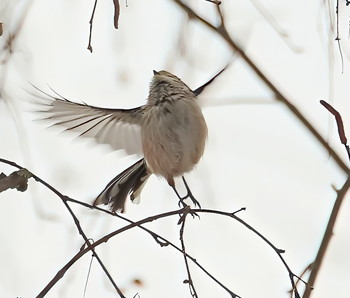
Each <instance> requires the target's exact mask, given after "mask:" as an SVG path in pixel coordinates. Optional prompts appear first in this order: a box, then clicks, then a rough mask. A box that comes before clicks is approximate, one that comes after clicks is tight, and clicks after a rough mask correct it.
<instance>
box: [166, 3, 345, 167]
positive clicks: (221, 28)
mask: <svg viewBox="0 0 350 298" xmlns="http://www.w3.org/2000/svg"><path fill="white" fill-rule="evenodd" d="M173 2H174V3H176V4H177V5H178V6H179V7H180V8H181V9H183V10H184V11H185V12H186V13H187V14H188V16H189V17H190V18H192V19H195V20H197V21H199V22H200V23H202V24H203V25H204V26H206V27H207V28H208V29H210V30H212V31H214V32H215V33H217V34H218V35H219V36H221V37H222V38H223V39H224V40H225V41H226V42H227V44H228V45H229V46H230V47H231V49H232V50H233V51H234V52H237V53H238V54H239V55H240V56H241V58H242V59H243V60H244V61H245V62H246V63H247V64H248V66H249V67H250V68H251V69H252V70H253V71H254V72H255V73H256V75H257V76H258V77H259V78H260V79H261V80H262V81H263V82H264V83H265V85H266V86H267V87H268V88H269V89H270V90H271V91H272V92H273V94H274V95H275V99H276V100H277V101H279V102H281V103H283V104H284V105H285V106H286V107H287V108H288V109H289V110H290V111H291V112H292V113H293V114H294V115H295V116H296V117H297V118H298V119H299V120H300V121H301V122H302V123H303V125H304V126H305V127H306V128H307V129H308V130H309V131H310V132H311V134H312V135H313V136H314V137H315V138H316V139H317V140H318V141H319V143H320V144H321V145H322V146H323V147H324V148H325V149H326V150H327V151H328V152H329V154H330V156H332V158H333V159H334V160H335V162H336V163H337V164H338V166H339V167H340V168H341V169H342V170H343V171H344V172H345V173H348V171H349V168H348V166H347V165H346V164H345V163H344V162H343V160H342V159H341V158H340V157H339V155H338V154H337V153H336V152H335V151H334V150H333V149H332V148H331V147H330V146H329V144H328V143H327V141H326V140H325V139H324V138H323V137H322V136H321V134H320V133H319V132H318V131H317V130H316V128H315V127H314V126H313V125H312V124H311V123H310V122H309V121H308V120H307V119H306V118H305V116H304V115H303V114H302V113H301V112H300V111H299V109H297V107H296V106H294V105H293V104H292V103H291V102H290V101H289V100H288V99H287V97H286V96H284V94H283V93H282V92H281V91H280V90H279V89H278V88H277V87H276V86H275V85H274V84H273V83H272V82H271V81H270V80H269V79H268V78H267V76H266V75H265V74H264V73H263V72H262V71H261V70H260V68H259V67H258V66H257V65H256V64H255V63H254V62H253V61H252V60H251V59H250V58H249V57H248V56H247V55H246V54H245V52H244V51H243V50H242V49H241V47H240V46H239V45H238V44H237V43H236V42H235V41H234V40H233V39H232V38H231V36H230V35H229V33H228V32H227V30H226V28H225V26H224V25H223V24H220V25H219V26H218V27H216V26H214V25H212V24H211V23H209V22H208V21H207V20H205V19H203V18H202V17H200V16H199V15H198V14H197V13H196V12H195V11H194V10H192V9H191V8H190V7H189V6H188V5H187V4H185V3H184V2H182V1H181V0H173Z"/></svg>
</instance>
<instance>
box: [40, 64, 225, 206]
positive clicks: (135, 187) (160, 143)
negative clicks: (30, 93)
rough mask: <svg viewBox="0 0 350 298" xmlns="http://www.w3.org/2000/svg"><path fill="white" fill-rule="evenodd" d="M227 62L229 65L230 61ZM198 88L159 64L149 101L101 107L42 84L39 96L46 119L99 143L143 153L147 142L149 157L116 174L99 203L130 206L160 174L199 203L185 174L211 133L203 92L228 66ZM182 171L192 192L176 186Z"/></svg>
mask: <svg viewBox="0 0 350 298" xmlns="http://www.w3.org/2000/svg"><path fill="white" fill-rule="evenodd" d="M226 67H227V66H226ZM226 67H225V68H223V69H222V70H221V71H220V72H218V73H217V74H216V75H215V76H213V77H212V78H211V79H210V80H208V81H207V82H206V83H204V84H203V85H201V86H200V87H199V88H197V89H195V90H191V89H190V88H189V87H188V86H187V85H186V84H185V83H184V82H183V81H182V80H181V79H180V78H178V77H177V76H175V75H174V74H171V73H170V72H168V71H165V70H161V71H155V70H153V77H152V80H151V83H150V87H149V95H148V98H147V102H146V103H145V104H144V105H142V106H139V107H136V108H131V109H120V108H118V109H114V108H101V107H96V106H92V105H88V104H86V103H85V102H81V103H78V102H75V101H71V100H69V99H67V98H65V97H63V96H61V95H60V94H58V93H57V92H55V91H54V90H53V89H51V90H52V91H53V92H54V93H55V95H52V94H49V93H47V92H44V91H42V90H41V89H39V88H37V87H36V86H34V85H33V87H34V88H36V89H37V90H38V91H40V92H41V93H43V94H44V95H45V97H39V96H38V98H41V99H43V100H44V101H41V102H40V105H41V107H42V108H41V109H40V110H38V112H40V113H44V114H45V117H44V118H41V119H42V120H50V121H52V122H53V124H52V126H62V127H64V128H65V130H66V131H76V132H79V137H93V138H95V140H96V141H97V142H99V143H106V144H110V145H111V146H112V148H113V149H115V150H119V149H124V150H125V151H126V152H127V153H129V154H133V153H137V152H136V148H137V147H138V146H136V145H137V144H139V143H141V147H142V153H143V158H141V159H139V160H138V161H137V162H135V163H134V164H132V165H131V166H130V167H128V168H127V169H125V170H124V171H123V172H121V173H120V174H118V175H117V176H116V177H115V178H114V179H112V180H111V181H110V182H109V183H108V184H107V185H106V187H105V188H104V189H103V190H102V191H101V193H100V194H99V195H98V196H97V197H96V199H95V200H94V202H93V206H97V205H108V206H109V207H110V209H111V211H112V212H124V211H125V202H126V199H127V197H128V196H129V197H130V199H131V201H134V200H135V199H136V198H138V197H139V196H140V193H141V190H142V188H143V187H144V185H145V183H146V182H147V180H148V178H149V177H150V176H151V175H152V174H154V175H156V176H158V177H163V178H165V179H166V181H167V182H168V184H169V185H170V186H171V187H172V188H173V190H174V191H175V193H176V195H177V197H178V198H179V206H180V204H182V205H183V207H186V206H187V204H186V203H185V202H184V200H185V199H186V198H190V199H191V200H192V202H193V203H194V205H195V206H198V207H199V208H200V207H201V206H200V203H199V202H198V201H197V200H196V199H195V197H194V196H193V195H192V192H191V190H190V188H189V187H188V184H187V182H186V180H185V178H184V174H185V173H187V172H190V171H191V170H192V169H193V168H194V166H195V165H196V164H197V163H198V162H199V160H200V158H201V157H202V155H203V153H204V148H205V143H206V139H207V135H208V129H207V125H206V121H205V119H204V116H203V113H202V110H201V107H200V105H199V104H198V101H197V97H198V96H199V95H200V94H201V93H202V92H203V90H204V89H205V88H206V87H207V86H208V85H209V84H211V83H212V82H213V81H214V80H215V79H216V78H217V77H218V76H219V75H220V74H221V73H222V72H223V71H224V70H225V69H226ZM180 176H181V177H182V180H183V182H184V184H185V187H186V189H187V195H186V196H184V197H181V196H180V195H179V193H178V192H177V190H176V187H175V180H174V178H175V177H180Z"/></svg>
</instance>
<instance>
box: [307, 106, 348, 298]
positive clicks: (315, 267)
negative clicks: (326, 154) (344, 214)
mask: <svg viewBox="0 0 350 298" xmlns="http://www.w3.org/2000/svg"><path fill="white" fill-rule="evenodd" d="M320 103H321V104H322V105H323V106H324V107H325V108H326V109H327V110H328V111H329V112H330V113H331V114H332V115H333V116H334V117H335V120H336V122H337V126H338V134H339V138H340V141H341V143H342V144H343V145H344V146H345V149H346V151H347V153H348V156H349V160H350V151H349V146H348V144H347V138H346V135H345V130H344V125H343V120H342V117H341V115H340V113H339V112H338V111H337V110H336V109H335V108H333V107H332V106H331V105H330V104H329V103H327V102H325V101H324V100H321V101H320ZM349 188H350V176H348V178H347V180H346V182H345V183H344V185H343V187H342V188H341V189H340V190H339V191H338V192H337V198H336V200H335V202H334V205H333V209H332V212H331V215H330V217H329V220H328V223H327V227H326V231H325V232H324V235H323V239H322V241H321V245H320V247H319V249H318V252H317V255H316V258H315V261H314V262H313V263H312V264H311V273H310V276H309V280H308V287H307V288H306V289H305V292H304V294H303V298H309V297H310V295H311V290H312V289H313V286H314V284H315V281H316V278H317V276H318V273H319V271H320V268H321V265H322V262H323V259H324V256H325V254H326V251H327V248H328V246H329V243H330V241H331V238H332V236H333V229H334V226H335V222H336V219H337V217H338V214H339V210H340V207H341V205H342V203H343V201H344V198H345V195H346V193H347V192H348V190H349Z"/></svg>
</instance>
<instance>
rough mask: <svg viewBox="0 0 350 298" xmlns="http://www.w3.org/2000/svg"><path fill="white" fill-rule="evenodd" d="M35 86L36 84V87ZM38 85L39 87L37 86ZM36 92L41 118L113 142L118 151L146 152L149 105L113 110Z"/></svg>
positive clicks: (110, 143)
mask: <svg viewBox="0 0 350 298" xmlns="http://www.w3.org/2000/svg"><path fill="white" fill-rule="evenodd" d="M34 87H35V86H34ZM35 88H36V87H35ZM36 89H37V90H39V91H40V92H41V93H42V94H44V95H45V96H46V97H44V96H37V95H35V97H36V99H37V100H35V104H37V105H39V106H40V110H38V111H37V112H38V113H40V114H42V115H44V117H42V118H40V120H48V121H51V122H52V125H51V126H61V127H64V128H65V131H73V132H77V133H79V134H78V137H90V138H94V139H95V140H96V142H97V143H101V144H109V145H110V146H111V147H112V149H114V150H121V149H124V150H125V151H126V152H127V153H128V154H142V144H141V135H140V125H141V122H142V118H143V114H144V110H145V106H141V107H137V108H133V109H109V108H100V107H96V106H90V105H87V104H86V103H76V102H73V101H70V100H68V99H66V98H64V97H62V96H60V95H58V94H57V93H56V92H55V93H56V94H57V95H58V96H60V97H55V96H52V95H50V94H48V93H46V92H43V91H41V90H40V89H38V88H36Z"/></svg>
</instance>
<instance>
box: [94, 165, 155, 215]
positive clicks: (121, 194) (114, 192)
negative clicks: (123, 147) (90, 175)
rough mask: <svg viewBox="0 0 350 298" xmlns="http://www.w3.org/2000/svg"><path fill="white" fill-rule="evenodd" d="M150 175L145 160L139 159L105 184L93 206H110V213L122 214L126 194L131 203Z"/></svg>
mask: <svg viewBox="0 0 350 298" xmlns="http://www.w3.org/2000/svg"><path fill="white" fill-rule="evenodd" d="M150 175H151V174H150V173H149V172H148V170H147V166H146V162H145V160H144V159H143V158H142V159H140V160H139V161H137V162H136V163H134V164H133V165H131V166H130V167H129V168H127V169H126V170H124V171H123V172H121V173H120V174H119V175H118V176H117V177H115V178H114V179H113V180H112V181H110V182H109V183H108V184H107V186H106V187H105V189H104V190H103V191H102V192H101V193H100V194H99V195H98V197H97V198H96V200H95V201H94V206H96V205H101V204H104V205H111V209H112V211H117V210H118V211H121V212H123V211H124V207H125V206H124V205H125V201H126V198H127V196H128V194H130V199H131V200H132V201H134V200H135V199H136V198H137V197H139V195H140V193H141V190H142V188H143V186H144V184H145V183H146V181H147V179H148V178H149V176H150Z"/></svg>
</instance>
